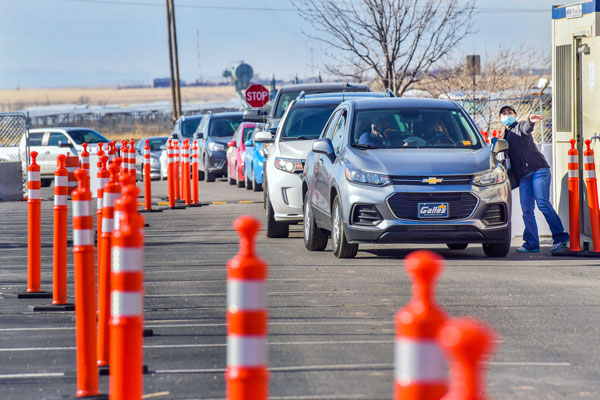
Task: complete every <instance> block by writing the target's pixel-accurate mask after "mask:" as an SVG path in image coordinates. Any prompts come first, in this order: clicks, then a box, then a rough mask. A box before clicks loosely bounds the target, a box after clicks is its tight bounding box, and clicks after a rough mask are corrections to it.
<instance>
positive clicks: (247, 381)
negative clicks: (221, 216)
mask: <svg viewBox="0 0 600 400" xmlns="http://www.w3.org/2000/svg"><path fill="white" fill-rule="evenodd" d="M233 226H234V228H235V229H236V230H237V231H238V234H239V235H240V251H239V253H238V254H237V255H236V256H235V257H233V258H232V259H231V260H229V262H228V263H227V370H226V372H225V379H226V381H227V399H228V400H265V399H267V397H268V390H269V382H268V381H269V372H268V359H267V358H268V357H267V320H268V312H267V293H266V290H267V284H266V280H267V264H266V263H265V262H264V261H263V260H261V259H260V258H258V257H257V256H256V254H255V250H254V241H255V237H256V233H257V232H258V229H259V228H260V223H259V222H258V220H256V219H255V218H253V217H250V216H242V217H239V218H237V219H236V220H235V221H234V223H233Z"/></svg>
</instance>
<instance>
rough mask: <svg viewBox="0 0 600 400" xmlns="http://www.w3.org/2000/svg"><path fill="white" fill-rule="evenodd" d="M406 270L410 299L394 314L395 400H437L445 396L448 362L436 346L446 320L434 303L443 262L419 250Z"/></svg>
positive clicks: (438, 257)
mask: <svg viewBox="0 0 600 400" xmlns="http://www.w3.org/2000/svg"><path fill="white" fill-rule="evenodd" d="M404 265H405V269H406V272H407V273H408V275H409V276H410V278H411V281H412V283H413V291H412V299H411V300H410V302H409V303H408V304H407V305H406V306H405V307H404V308H402V309H401V310H400V311H398V313H397V314H396V321H395V322H396V343H395V356H394V359H395V362H394V364H395V365H394V367H395V368H394V369H395V374H394V377H395V381H394V399H395V400H401V399H402V400H437V399H439V398H440V397H442V396H443V395H444V393H446V390H447V381H448V367H447V362H446V360H445V358H444V354H443V353H442V349H441V348H440V347H439V344H438V343H437V341H436V340H437V335H438V334H439V330H440V329H441V327H442V325H443V324H444V322H445V321H446V319H447V316H446V313H445V312H444V311H443V310H442V309H441V308H440V307H439V306H437V304H436V303H435V300H434V291H435V290H434V284H435V279H436V278H437V276H438V275H439V274H440V273H441V272H442V268H443V264H442V258H441V257H440V256H438V255H437V254H435V253H433V252H430V251H426V250H419V251H415V252H413V253H411V254H409V255H408V256H407V257H406V260H405V263H404Z"/></svg>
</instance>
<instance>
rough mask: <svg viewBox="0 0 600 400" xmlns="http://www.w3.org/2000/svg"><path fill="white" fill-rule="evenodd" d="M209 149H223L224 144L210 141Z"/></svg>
mask: <svg viewBox="0 0 600 400" xmlns="http://www.w3.org/2000/svg"><path fill="white" fill-rule="evenodd" d="M208 150H210V151H225V145H224V144H221V143H217V142H210V144H209V145H208Z"/></svg>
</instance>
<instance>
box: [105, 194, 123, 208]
mask: <svg viewBox="0 0 600 400" xmlns="http://www.w3.org/2000/svg"><path fill="white" fill-rule="evenodd" d="M102 197H103V200H104V205H103V207H114V206H115V201H116V200H117V199H118V198H119V197H121V193H111V192H104V193H102Z"/></svg>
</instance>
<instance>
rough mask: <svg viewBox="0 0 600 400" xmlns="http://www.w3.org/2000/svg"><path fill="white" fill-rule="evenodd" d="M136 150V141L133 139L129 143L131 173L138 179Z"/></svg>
mask: <svg viewBox="0 0 600 400" xmlns="http://www.w3.org/2000/svg"><path fill="white" fill-rule="evenodd" d="M135 156H136V150H135V140H133V139H131V140H130V141H129V173H130V174H131V176H133V177H134V178H136V162H135Z"/></svg>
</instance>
